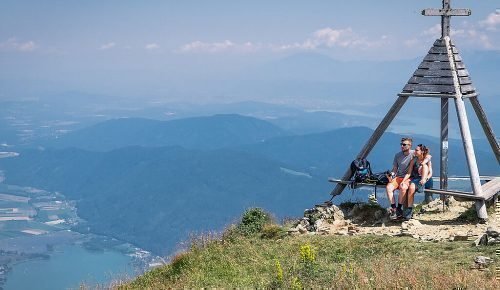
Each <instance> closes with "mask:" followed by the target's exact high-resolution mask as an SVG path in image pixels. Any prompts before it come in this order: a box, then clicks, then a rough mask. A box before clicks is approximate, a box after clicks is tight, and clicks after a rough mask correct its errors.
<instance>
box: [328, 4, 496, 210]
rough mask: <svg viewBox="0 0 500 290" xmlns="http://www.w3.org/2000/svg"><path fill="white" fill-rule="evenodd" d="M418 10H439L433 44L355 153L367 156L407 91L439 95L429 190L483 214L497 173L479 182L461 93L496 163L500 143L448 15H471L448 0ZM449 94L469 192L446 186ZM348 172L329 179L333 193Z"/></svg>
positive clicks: (428, 13)
mask: <svg viewBox="0 0 500 290" xmlns="http://www.w3.org/2000/svg"><path fill="white" fill-rule="evenodd" d="M422 15H424V16H441V38H440V39H437V40H436V41H435V42H434V45H433V46H432V47H431V49H430V50H429V52H428V53H427V55H426V56H425V57H424V59H423V61H422V62H421V63H420V65H419V66H418V68H417V70H416V71H415V72H414V73H413V76H412V77H411V78H410V79H409V80H408V83H407V84H406V85H405V86H404V88H403V90H402V92H401V93H399V94H398V99H397V100H396V102H395V103H394V104H393V105H392V107H391V108H390V109H389V112H387V114H386V115H385V117H384V119H382V121H381V122H380V124H379V125H378V127H377V128H376V129H375V131H374V132H373V134H372V136H371V137H370V139H369V140H368V141H367V143H366V144H365V146H364V147H363V148H362V149H361V152H359V154H358V155H357V157H356V158H366V157H367V156H368V154H369V153H370V151H371V150H372V149H373V147H374V146H375V144H376V143H377V141H378V140H379V139H380V137H381V136H382V134H383V133H384V132H385V130H386V129H387V127H388V126H389V124H390V123H391V122H392V120H393V119H394V118H395V117H396V115H397V113H398V112H399V110H400V109H401V108H402V107H403V105H404V104H405V102H406V101H407V100H408V98H409V97H433V98H441V152H440V157H441V160H440V165H441V170H440V190H436V189H433V190H429V192H431V193H442V194H449V195H455V196H460V197H465V198H469V199H472V200H476V211H477V213H478V217H479V218H482V219H486V218H487V217H488V215H487V213H486V206H485V201H486V200H489V199H491V198H492V197H494V196H496V194H497V193H499V192H500V177H496V178H494V179H493V180H491V181H490V182H487V183H486V184H484V185H483V186H481V181H480V177H479V170H478V168H477V161H476V156H475V153H474V146H473V144H472V137H471V133H470V129H469V122H468V119H467V114H466V110H465V103H464V99H469V100H470V102H471V104H472V107H473V108H474V111H475V113H476V115H477V117H478V119H479V122H480V123H481V126H482V128H483V131H484V133H485V135H486V137H487V139H488V142H489V143H490V146H491V148H492V150H493V152H494V154H495V156H496V158H497V162H499V164H500V148H499V145H498V143H497V141H496V137H495V134H494V133H493V130H492V128H491V126H490V125H489V123H488V120H487V119H486V114H485V113H484V111H483V109H482V107H481V105H480V104H479V100H478V99H477V97H478V93H476V89H475V88H474V86H473V85H472V81H471V79H470V77H469V72H468V71H467V69H466V68H465V65H464V63H463V62H462V58H461V57H460V55H459V53H458V50H457V49H456V47H455V45H454V44H453V42H452V41H451V39H450V19H451V16H469V15H471V10H470V9H451V7H450V0H443V8H441V9H435V8H430V9H425V10H423V11H422ZM449 99H453V100H454V101H455V107H456V111H457V117H458V121H459V126H460V133H461V136H462V142H463V146H464V150H465V155H466V159H467V165H468V169H469V173H470V180H471V185H472V192H471V193H467V192H458V191H449V190H448V101H449ZM352 173H353V172H351V169H350V167H349V168H348V169H347V171H346V172H345V174H344V176H343V177H342V179H341V180H332V179H330V181H332V182H336V183H337V185H336V186H335V188H334V189H333V191H332V192H331V195H333V196H336V195H339V194H341V193H342V191H343V190H344V188H345V187H346V185H347V184H348V182H347V181H348V180H349V179H350V178H351V176H352Z"/></svg>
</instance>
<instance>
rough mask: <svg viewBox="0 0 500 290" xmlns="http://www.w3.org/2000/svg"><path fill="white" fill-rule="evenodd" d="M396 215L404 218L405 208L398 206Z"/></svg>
mask: <svg viewBox="0 0 500 290" xmlns="http://www.w3.org/2000/svg"><path fill="white" fill-rule="evenodd" d="M396 217H397V218H398V219H401V218H403V217H404V214H403V209H402V208H400V207H398V208H397V209H396Z"/></svg>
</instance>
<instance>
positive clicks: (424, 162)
mask: <svg viewBox="0 0 500 290" xmlns="http://www.w3.org/2000/svg"><path fill="white" fill-rule="evenodd" d="M431 158H432V155H430V154H427V156H425V158H424V160H423V161H422V164H427V163H429V162H431Z"/></svg>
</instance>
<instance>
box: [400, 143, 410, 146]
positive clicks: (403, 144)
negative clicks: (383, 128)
mask: <svg viewBox="0 0 500 290" xmlns="http://www.w3.org/2000/svg"><path fill="white" fill-rule="evenodd" d="M401 146H410V144H408V143H401Z"/></svg>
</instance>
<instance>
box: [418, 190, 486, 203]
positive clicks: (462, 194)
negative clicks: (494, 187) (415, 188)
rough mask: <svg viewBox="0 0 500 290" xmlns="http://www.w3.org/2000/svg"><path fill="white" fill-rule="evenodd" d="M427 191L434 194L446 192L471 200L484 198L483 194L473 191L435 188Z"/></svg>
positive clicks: (446, 193)
mask: <svg viewBox="0 0 500 290" xmlns="http://www.w3.org/2000/svg"><path fill="white" fill-rule="evenodd" d="M425 192H428V193H432V194H445V195H451V196H457V197H461V198H466V199H470V200H484V198H483V197H482V196H475V195H474V194H473V193H472V192H465V191H455V190H442V189H434V188H433V189H426V190H425Z"/></svg>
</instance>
